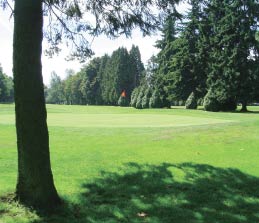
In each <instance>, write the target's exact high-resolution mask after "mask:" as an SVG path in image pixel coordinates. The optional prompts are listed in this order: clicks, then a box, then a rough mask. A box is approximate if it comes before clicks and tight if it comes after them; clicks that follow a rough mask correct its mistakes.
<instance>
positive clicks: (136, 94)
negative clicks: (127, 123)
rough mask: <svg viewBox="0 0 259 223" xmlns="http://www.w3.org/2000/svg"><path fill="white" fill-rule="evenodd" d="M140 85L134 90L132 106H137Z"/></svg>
mask: <svg viewBox="0 0 259 223" xmlns="http://www.w3.org/2000/svg"><path fill="white" fill-rule="evenodd" d="M139 90H140V87H137V88H135V89H134V90H133V92H132V94H131V100H130V105H131V106H132V107H134V108H135V107H136V103H137V99H138V94H139Z"/></svg>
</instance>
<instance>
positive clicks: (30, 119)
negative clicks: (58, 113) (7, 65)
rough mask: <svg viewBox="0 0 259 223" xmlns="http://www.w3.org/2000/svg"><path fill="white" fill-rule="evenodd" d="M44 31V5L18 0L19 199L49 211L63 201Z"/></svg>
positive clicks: (15, 70) (15, 48)
mask: <svg viewBox="0 0 259 223" xmlns="http://www.w3.org/2000/svg"><path fill="white" fill-rule="evenodd" d="M42 27H43V12H42V1H40V0H16V1H15V8H14V39H13V73H14V90H15V113H16V134H17V146H18V179H17V186H16V196H17V199H18V200H19V201H21V202H22V203H24V204H26V205H30V206H36V207H40V208H49V207H53V206H55V205H57V204H58V203H60V199H59V197H58V194H57V191H56V189H55V186H54V182H53V176H52V172H51V166H50V156H49V135H48V127H47V122H46V119H47V112H46V107H45V99H44V87H43V80H42V65H41V53H42V38H43V34H42Z"/></svg>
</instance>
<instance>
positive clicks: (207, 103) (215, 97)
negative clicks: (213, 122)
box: [203, 89, 237, 112]
mask: <svg viewBox="0 0 259 223" xmlns="http://www.w3.org/2000/svg"><path fill="white" fill-rule="evenodd" d="M203 106H204V109H205V110H206V111H213V112H218V111H233V110H236V108H237V103H236V101H235V100H234V99H233V98H231V97H229V96H228V94H227V92H223V91H221V92H216V91H213V90H212V89H210V90H209V91H208V93H207V94H206V96H205V98H204V102H203Z"/></svg>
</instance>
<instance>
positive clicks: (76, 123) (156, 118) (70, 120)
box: [0, 113, 234, 128]
mask: <svg viewBox="0 0 259 223" xmlns="http://www.w3.org/2000/svg"><path fill="white" fill-rule="evenodd" d="M229 122H234V121H233V120H226V119H218V118H208V117H206V118H205V117H204V118H202V117H190V116H184V115H168V114H70V113H58V114H57V113H49V114H48V124H49V126H60V127H80V128H84V127H112V128H116V127H117V128H118V127H173V126H176V127H177V126H192V125H207V124H221V123H229ZM0 124H11V125H12V124H14V115H13V114H12V115H11V114H9V115H8V114H6V115H1V118H0Z"/></svg>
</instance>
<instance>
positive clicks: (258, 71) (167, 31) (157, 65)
mask: <svg viewBox="0 0 259 223" xmlns="http://www.w3.org/2000/svg"><path fill="white" fill-rule="evenodd" d="M189 3H190V5H191V9H190V10H189V11H188V13H187V15H186V16H185V17H182V18H181V19H176V17H175V16H174V15H171V16H168V17H167V19H166V20H165V22H164V27H163V30H162V39H161V40H159V41H157V44H156V46H157V47H158V48H159V49H160V52H159V53H158V55H157V56H155V57H152V58H151V60H150V62H149V66H148V67H147V71H146V75H147V76H146V78H145V80H146V82H145V83H143V85H141V86H138V87H137V88H136V89H135V90H134V91H133V94H132V97H131V105H132V106H134V107H136V108H148V107H151V108H152V107H156V108H161V107H170V106H171V105H184V103H185V106H186V108H190V109H196V108H197V105H204V108H205V110H208V111H225V110H235V109H236V106H237V103H241V104H242V110H243V111H246V109H247V108H246V106H247V104H248V103H250V102H253V101H256V100H258V99H259V95H258V92H259V91H258V88H259V42H258V32H257V30H258V18H259V17H258V16H259V6H258V1H255V0H245V1H244V0H236V1H231V0H224V1H219V0H202V1H200V0H190V1H189Z"/></svg>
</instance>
